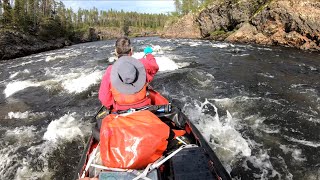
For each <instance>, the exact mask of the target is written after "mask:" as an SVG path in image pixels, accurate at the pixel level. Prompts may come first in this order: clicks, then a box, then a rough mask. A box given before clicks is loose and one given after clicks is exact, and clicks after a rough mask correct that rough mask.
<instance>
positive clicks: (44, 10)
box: [0, 0, 168, 39]
mask: <svg viewBox="0 0 320 180" xmlns="http://www.w3.org/2000/svg"><path fill="white" fill-rule="evenodd" d="M1 7H2V8H1ZM2 9H3V11H0V22H1V24H0V27H6V28H12V29H18V30H23V31H24V32H26V33H32V34H39V36H40V37H41V38H42V39H54V38H58V37H66V38H71V37H73V36H75V35H76V33H80V34H82V33H84V34H85V33H86V32H89V30H90V29H89V28H90V27H108V28H111V27H116V28H119V29H121V30H122V31H123V32H124V34H126V35H129V29H130V28H132V27H137V28H142V29H148V28H151V29H153V30H157V29H161V28H163V26H164V24H165V22H166V20H167V18H168V16H167V15H165V14H147V13H137V12H124V11H114V10H112V9H111V10H108V11H98V9H97V8H92V9H79V10H78V11H77V12H74V11H73V10H72V9H71V8H66V7H65V6H64V4H63V3H62V2H61V1H60V2H57V1H55V0H0V10H2Z"/></svg>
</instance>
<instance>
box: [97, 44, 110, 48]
mask: <svg viewBox="0 0 320 180" xmlns="http://www.w3.org/2000/svg"><path fill="white" fill-rule="evenodd" d="M112 46H113V45H111V44H110V45H104V46H101V47H100V49H104V48H109V47H112Z"/></svg>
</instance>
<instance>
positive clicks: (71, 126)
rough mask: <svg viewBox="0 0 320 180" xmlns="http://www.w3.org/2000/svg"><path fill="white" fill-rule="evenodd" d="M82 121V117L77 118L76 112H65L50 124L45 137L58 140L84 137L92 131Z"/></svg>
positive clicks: (54, 140) (49, 139)
mask: <svg viewBox="0 0 320 180" xmlns="http://www.w3.org/2000/svg"><path fill="white" fill-rule="evenodd" d="M80 122H81V119H78V120H76V113H71V114H65V115H64V116H62V117H61V118H59V119H57V120H54V121H52V122H51V123H50V124H49V126H48V128H47V131H46V132H45V133H44V135H43V139H44V140H47V141H52V142H56V141H58V140H60V139H65V140H72V139H74V138H77V137H81V138H83V137H84V135H85V134H88V131H90V127H89V126H85V125H83V124H82V123H80Z"/></svg>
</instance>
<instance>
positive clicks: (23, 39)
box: [0, 27, 159, 60]
mask: <svg viewBox="0 0 320 180" xmlns="http://www.w3.org/2000/svg"><path fill="white" fill-rule="evenodd" d="M129 32H130V33H129V37H149V36H157V35H158V34H159V32H158V31H156V30H150V29H143V28H142V29H141V28H140V29H138V28H133V27H130V28H129ZM123 35H124V33H123V31H122V29H121V28H117V27H109V28H101V27H95V28H89V29H88V30H86V31H85V32H75V34H74V35H73V36H72V37H71V38H65V37H60V38H54V39H50V40H43V39H41V38H39V37H37V36H35V35H31V34H26V33H22V32H19V31H15V30H1V31H0V60H7V59H14V58H18V57H23V56H27V55H31V54H35V53H39V52H44V51H49V50H54V49H59V48H63V47H65V46H70V45H73V44H79V43H86V42H93V41H98V40H108V39H116V38H118V37H121V36H123Z"/></svg>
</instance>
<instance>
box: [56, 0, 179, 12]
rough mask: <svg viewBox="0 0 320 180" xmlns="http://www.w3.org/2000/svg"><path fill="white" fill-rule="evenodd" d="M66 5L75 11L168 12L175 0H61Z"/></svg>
mask: <svg viewBox="0 0 320 180" xmlns="http://www.w3.org/2000/svg"><path fill="white" fill-rule="evenodd" d="M61 1H62V2H63V4H64V5H65V6H66V7H68V8H69V7H71V8H72V9H73V10H74V11H77V10H78V9H79V8H81V9H91V8H93V7H96V8H98V10H109V9H111V8H112V9H114V10H121V9H123V10H124V11H135V12H140V13H167V12H172V11H174V10H175V7H174V1H173V0H143V1H141V0H138V1H137V0H117V1H115V0H78V1H75V0H61Z"/></svg>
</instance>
